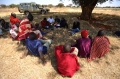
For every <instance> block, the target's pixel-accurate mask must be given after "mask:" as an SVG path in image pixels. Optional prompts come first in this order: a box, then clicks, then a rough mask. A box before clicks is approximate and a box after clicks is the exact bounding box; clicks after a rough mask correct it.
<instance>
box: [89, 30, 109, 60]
mask: <svg viewBox="0 0 120 79" xmlns="http://www.w3.org/2000/svg"><path fill="white" fill-rule="evenodd" d="M109 45H110V42H109V39H108V38H107V37H105V36H104V31H103V30H99V31H98V34H97V36H96V37H95V38H94V40H93V43H92V47H91V51H90V56H89V58H88V61H92V60H94V59H96V58H100V57H102V56H104V55H105V54H106V53H107V52H109V51H110V47H109Z"/></svg>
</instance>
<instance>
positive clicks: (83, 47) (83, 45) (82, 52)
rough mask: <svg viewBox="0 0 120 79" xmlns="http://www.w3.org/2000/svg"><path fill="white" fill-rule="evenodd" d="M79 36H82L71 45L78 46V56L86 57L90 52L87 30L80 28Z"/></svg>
mask: <svg viewBox="0 0 120 79" xmlns="http://www.w3.org/2000/svg"><path fill="white" fill-rule="evenodd" d="M81 36H82V38H79V39H78V40H77V41H76V44H75V45H72V46H73V47H77V48H78V50H79V52H78V56H80V57H83V58H86V57H88V56H89V54H90V49H91V43H92V40H91V39H90V38H89V37H88V30H82V31H81Z"/></svg>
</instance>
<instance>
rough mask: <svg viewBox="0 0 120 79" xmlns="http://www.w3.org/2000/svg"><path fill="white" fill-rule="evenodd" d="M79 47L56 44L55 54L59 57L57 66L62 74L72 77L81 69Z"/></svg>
mask: <svg viewBox="0 0 120 79" xmlns="http://www.w3.org/2000/svg"><path fill="white" fill-rule="evenodd" d="M77 53H78V49H77V48H71V46H70V45H65V46H62V45H60V46H56V48H55V55H56V58H57V68H58V71H59V73H60V74H61V75H62V76H67V77H72V76H73V75H74V73H75V72H76V71H77V70H79V68H80V65H79V63H78V60H77V56H76V55H77Z"/></svg>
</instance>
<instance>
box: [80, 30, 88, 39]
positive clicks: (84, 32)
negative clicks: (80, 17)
mask: <svg viewBox="0 0 120 79" xmlns="http://www.w3.org/2000/svg"><path fill="white" fill-rule="evenodd" d="M81 36H82V37H83V38H87V37H88V30H82V32H81Z"/></svg>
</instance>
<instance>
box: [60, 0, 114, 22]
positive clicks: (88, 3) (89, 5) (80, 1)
mask: <svg viewBox="0 0 120 79" xmlns="http://www.w3.org/2000/svg"><path fill="white" fill-rule="evenodd" d="M60 1H64V0H60ZM106 1H113V0H72V2H73V3H74V4H75V5H80V6H81V9H82V13H81V15H80V18H81V19H82V20H90V19H91V15H92V11H93V9H94V8H95V6H96V4H97V3H100V4H102V3H104V2H106Z"/></svg>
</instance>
